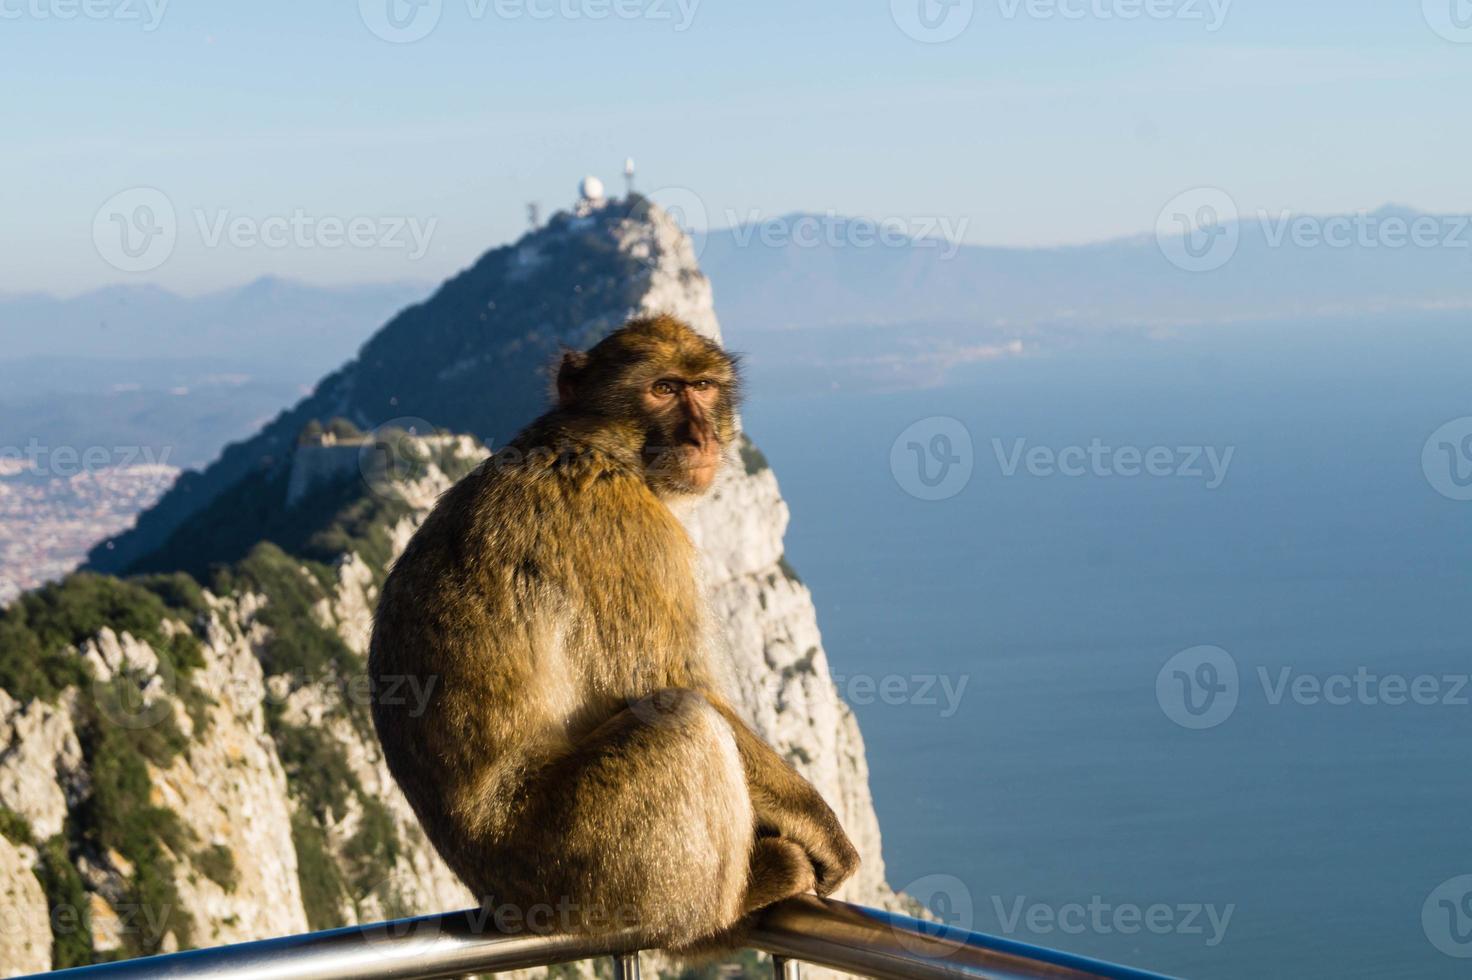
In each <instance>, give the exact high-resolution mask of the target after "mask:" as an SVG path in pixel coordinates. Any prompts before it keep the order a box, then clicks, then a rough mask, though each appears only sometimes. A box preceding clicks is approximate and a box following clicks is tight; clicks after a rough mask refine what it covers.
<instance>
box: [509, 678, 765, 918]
mask: <svg viewBox="0 0 1472 980" xmlns="http://www.w3.org/2000/svg"><path fill="white" fill-rule="evenodd" d="M529 792H530V793H532V794H537V795H540V796H541V797H542V799H543V805H541V806H537V807H535V808H534V811H533V812H531V813H529V814H528V819H527V820H526V821H524V822H523V824H522V828H521V830H520V832H519V833H518V836H522V837H523V840H522V841H520V842H514V846H516V847H518V848H523V849H525V850H526V853H528V854H529V855H531V856H534V857H535V859H536V860H537V862H538V871H537V874H536V878H537V880H538V885H537V886H536V887H535V888H534V889H533V890H534V891H537V892H540V895H533V896H528V897H529V898H530V899H531V900H532V901H537V902H565V903H567V906H568V907H569V908H571V909H572V910H573V911H572V915H573V918H574V921H573V922H572V923H571V926H572V928H575V929H579V930H580V931H585V932H594V933H596V932H599V931H602V930H605V929H606V930H609V931H612V930H615V929H619V928H624V927H628V926H633V927H634V928H636V929H637V930H639V931H640V932H641V933H642V934H643V936H644V937H646V941H647V942H648V943H649V944H650V945H659V946H685V945H689V944H691V943H694V942H698V941H699V940H701V939H705V938H707V937H710V936H713V935H715V934H717V933H720V932H723V931H724V930H726V929H727V928H729V927H730V926H731V925H732V924H733V923H734V922H736V920H737V919H738V918H739V917H740V916H741V914H742V912H743V911H744V910H745V909H744V901H743V900H744V899H745V897H746V888H747V880H748V870H749V861H750V855H751V850H752V838H753V835H754V833H755V819H754V817H753V814H752V809H751V801H750V797H749V795H748V793H747V787H746V779H745V775H744V773H743V771H742V767H741V758H740V754H739V752H738V750H737V747H736V740H735V736H734V733H733V732H732V731H731V729H730V726H729V725H727V724H726V722H725V720H724V719H723V718H722V716H721V715H720V713H719V712H717V711H716V710H715V709H714V708H713V707H712V706H711V704H710V703H709V702H708V701H707V700H706V699H705V698H704V697H703V696H701V695H700V694H698V693H696V692H693V691H688V690H668V691H661V692H657V693H656V694H654V695H651V696H650V697H648V698H645V699H643V700H642V701H640V702H638V703H636V704H634V705H632V706H630V707H629V708H628V709H626V710H624V711H621V712H620V713H619V714H617V715H615V716H614V717H613V718H612V719H610V720H609V721H607V722H605V723H604V724H602V725H600V726H599V727H598V728H597V729H596V730H594V731H593V732H592V733H590V734H589V735H588V736H587V737H585V738H584V739H582V740H581V741H579V742H578V743H577V744H576V745H574V746H573V748H572V750H571V751H570V752H569V753H567V754H566V755H565V756H563V757H561V758H559V759H557V760H556V761H555V762H553V763H552V764H551V765H550V766H549V767H548V768H547V769H546V770H545V771H544V772H543V773H542V774H541V775H540V776H539V777H538V778H537V779H536V780H535V785H534V786H532V787H529Z"/></svg>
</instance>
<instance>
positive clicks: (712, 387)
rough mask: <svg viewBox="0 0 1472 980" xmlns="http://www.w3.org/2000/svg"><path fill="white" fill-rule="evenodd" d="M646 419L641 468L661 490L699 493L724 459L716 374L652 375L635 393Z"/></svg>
mask: <svg viewBox="0 0 1472 980" xmlns="http://www.w3.org/2000/svg"><path fill="white" fill-rule="evenodd" d="M640 402H641V404H642V407H643V410H644V414H645V416H646V417H647V418H648V420H649V425H648V428H647V429H646V430H645V433H644V446H643V453H644V472H645V474H646V478H647V479H648V481H649V485H650V487H652V488H653V489H654V491H655V492H656V493H660V494H691V493H704V492H705V491H706V490H709V489H710V486H711V484H712V483H714V482H715V479H716V474H717V473H718V472H720V468H721V462H722V460H723V459H724V458H725V450H726V443H727V441H728V440H729V435H727V436H726V437H725V438H723V437H722V422H723V420H724V423H725V426H726V427H727V428H729V426H730V421H729V417H730V411H729V407H728V406H726V405H724V404H723V403H722V394H721V381H720V379H719V378H715V377H710V376H707V375H705V374H701V373H696V374H694V375H692V376H682V375H666V376H664V377H659V378H656V379H655V380H654V381H653V382H651V383H650V384H649V385H648V386H647V387H646V388H645V389H644V391H643V393H642V394H641V397H640Z"/></svg>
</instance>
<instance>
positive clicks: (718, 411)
mask: <svg viewBox="0 0 1472 980" xmlns="http://www.w3.org/2000/svg"><path fill="white" fill-rule="evenodd" d="M554 373H555V402H554V405H553V407H552V408H551V409H550V410H549V411H547V413H546V414H544V415H543V416H541V417H540V418H539V419H537V420H536V421H534V422H533V423H532V424H531V425H529V426H528V427H527V428H526V429H525V430H523V431H522V432H521V433H520V434H519V435H518V436H516V437H515V438H514V439H513V440H511V442H510V443H508V444H507V445H506V447H504V448H503V449H502V450H501V451H499V452H497V453H495V454H494V455H492V456H491V457H490V458H489V459H488V460H487V461H486V462H484V463H483V464H482V465H481V466H480V467H479V468H478V469H477V470H475V471H474V472H472V473H471V474H470V475H469V476H467V477H466V478H464V479H463V480H461V481H460V482H459V483H457V484H456V485H455V486H453V487H452V488H451V489H449V490H448V491H446V492H445V494H444V495H443V496H442V497H441V498H440V500H439V501H438V502H437V504H436V506H435V507H434V509H433V510H432V511H431V512H430V514H429V516H428V517H427V518H426V519H425V521H424V522H423V524H422V525H421V526H420V527H419V529H418V530H417V531H416V532H415V533H414V535H413V536H412V538H411V540H410V541H409V543H408V545H407V547H406V548H405V550H404V551H403V553H402V554H401V556H400V557H399V558H398V560H397V561H396V562H395V563H394V565H393V567H392V569H391V571H390V574H389V575H388V577H387V579H386V581H385V583H384V586H383V589H382V593H381V596H380V599H379V603H378V607H377V611H376V614H375V619H374V627H373V633H372V639H371V642H370V647H369V674H370V682H371V690H372V691H373V692H374V693H373V697H372V715H373V722H374V726H375V728H376V730H377V733H378V738H379V741H380V743H381V745H382V748H383V753H384V757H385V759H386V761H387V764H388V767H389V770H390V772H391V773H392V775H393V777H394V779H395V780H396V781H397V783H398V784H399V786H400V787H401V788H402V790H403V792H404V794H405V796H406V797H407V798H408V801H409V803H410V805H411V807H412V808H413V810H414V812H415V814H416V816H417V817H418V819H419V821H420V823H421V825H422V826H423V828H424V830H425V833H426V836H427V837H428V838H429V840H430V841H431V843H432V844H433V845H434V847H435V848H436V850H437V851H438V852H439V854H440V855H441V856H442V857H443V858H444V860H445V861H446V863H447V864H448V865H449V867H450V868H451V870H452V871H454V873H455V874H456V875H457V876H458V877H459V878H460V879H461V880H462V881H463V882H464V883H465V884H466V886H467V887H468V888H469V889H470V890H471V892H472V893H473V894H474V895H475V896H476V897H477V898H478V899H479V900H480V901H481V902H482V903H483V905H489V906H491V907H494V908H498V909H504V908H509V909H515V910H520V912H522V913H525V923H526V925H527V927H529V928H530V927H532V926H536V925H539V923H538V922H536V921H534V916H533V915H532V914H531V912H530V911H528V910H531V909H540V910H542V912H543V915H542V916H541V923H540V924H541V925H543V926H544V927H546V928H549V929H557V930H559V931H567V932H572V933H578V934H582V935H588V936H606V935H612V934H613V933H614V932H615V931H620V932H622V931H624V930H632V931H633V933H634V934H635V935H636V936H637V941H638V944H639V945H640V946H641V947H642V948H664V949H668V950H671V951H673V952H674V953H676V954H677V955H688V956H691V957H695V958H703V957H707V956H709V955H713V954H715V953H719V952H727V951H729V950H731V949H734V948H736V947H738V946H740V945H741V942H740V937H741V935H742V934H743V930H744V929H745V928H746V927H748V926H749V925H750V923H751V922H752V921H753V916H754V913H756V912H758V911H759V910H760V909H762V908H765V907H766V906H769V905H771V904H773V903H775V902H778V901H781V900H783V899H785V898H789V897H791V896H795V895H799V894H803V893H807V892H815V893H817V894H818V895H828V894H830V893H832V892H833V891H834V889H836V888H837V887H838V886H839V885H840V884H841V883H842V882H843V881H844V880H845V879H847V878H848V877H850V876H851V875H852V874H853V873H854V872H855V870H856V869H857V867H858V863H859V855H858V852H857V851H856V850H855V848H854V846H853V844H852V842H851V841H850V840H849V838H848V836H847V835H846V834H845V833H844V830H843V828H842V826H841V825H840V823H839V821H838V818H837V817H836V816H835V814H834V812H833V810H832V809H831V808H830V807H829V806H828V804H827V803H826V802H825V801H824V800H823V798H822V796H821V795H820V794H819V793H818V791H817V790H816V789H815V788H814V787H813V786H812V785H811V784H810V783H808V782H807V781H806V780H805V779H803V778H802V777H801V776H800V775H798V773H797V772H796V771H795V770H794V769H793V768H792V767H791V766H789V765H788V764H787V762H786V761H784V760H783V759H782V757H781V756H780V755H778V753H777V752H776V751H775V750H774V749H772V748H771V747H770V746H769V745H768V744H767V743H766V742H764V741H763V740H762V739H761V738H760V737H759V736H758V735H757V734H756V733H755V732H753V731H752V730H751V728H749V727H748V726H747V725H746V723H745V722H744V721H743V720H742V719H741V718H740V716H739V715H738V714H737V713H736V711H735V710H734V709H733V708H732V707H731V705H730V704H729V703H728V702H727V701H726V700H725V698H724V697H723V696H722V694H721V692H720V690H719V684H718V683H717V677H718V676H719V674H718V672H717V670H716V668H715V664H714V660H713V656H712V653H711V650H710V643H709V635H710V634H709V632H708V625H709V624H708V622H707V619H708V617H707V613H706V609H705V602H704V597H703V595H702V593H701V588H700V586H699V583H698V564H697V559H698V555H697V552H696V549H695V546H694V544H693V543H692V541H691V539H690V537H689V535H688V534H687V533H686V531H685V529H684V527H683V525H682V524H681V523H680V522H679V520H678V518H677V516H676V511H677V510H678V509H679V508H680V507H682V506H684V505H686V504H687V503H688V502H689V501H692V500H694V499H695V498H697V497H698V496H700V495H701V494H703V493H704V492H706V491H707V490H709V489H710V487H711V486H712V484H713V483H714V482H715V480H716V477H717V475H718V472H719V470H720V468H721V466H722V465H723V463H724V462H725V459H726V457H727V455H728V453H729V452H730V450H731V448H732V446H733V443H734V440H735V438H736V409H737V404H738V400H739V397H740V384H741V379H740V373H739V370H738V365H737V362H736V359H735V358H734V357H733V356H731V355H728V354H727V353H726V352H725V351H724V350H723V349H722V348H721V346H720V345H719V344H717V343H716V342H714V341H712V340H710V339H708V338H706V337H704V336H702V335H701V334H699V333H698V332H696V331H695V330H693V329H692V328H691V327H690V326H688V325H687V324H685V323H684V322H682V321H680V320H678V319H676V318H674V317H672V316H669V315H656V316H646V317H638V318H634V319H632V320H630V321H629V322H627V323H626V324H625V325H624V326H622V327H621V328H619V329H617V330H615V331H614V332H612V333H611V334H609V335H608V336H607V337H605V338H603V339H602V340H601V341H599V342H598V343H597V344H595V345H594V346H593V347H591V348H590V349H589V350H587V351H585V352H580V351H566V352H564V354H563V355H562V357H561V360H560V363H559V364H558V365H557V367H556V369H555V372H554ZM404 676H409V677H417V678H420V679H421V680H425V679H428V678H433V679H435V681H436V683H434V684H433V685H432V687H431V688H430V690H431V691H432V694H431V696H430V700H429V702H428V703H427V704H423V703H422V702H416V704H415V705H412V706H411V705H407V704H404V703H403V701H404V700H405V699H402V698H399V699H394V698H390V697H387V696H385V695H384V694H383V693H382V692H386V691H388V690H389V689H390V687H391V685H392V682H393V680H394V679H395V678H399V679H402V677H404ZM412 708H420V709H421V710H411V709H412ZM554 907H555V910H556V911H555V914H553V913H552V912H551V910H552V909H553V908H554ZM553 920H555V921H553Z"/></svg>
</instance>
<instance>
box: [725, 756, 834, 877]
mask: <svg viewBox="0 0 1472 980" xmlns="http://www.w3.org/2000/svg"><path fill="white" fill-rule="evenodd" d="M787 774H788V775H790V776H791V782H789V784H788V785H787V786H784V787H782V790H784V791H785V792H779V793H774V792H772V791H771V788H770V787H769V786H755V785H754V786H752V787H751V802H752V805H753V807H754V808H755V810H756V819H757V833H758V834H759V835H762V836H776V837H785V838H787V839H788V840H790V841H794V842H796V843H797V845H798V846H800V847H801V848H802V849H803V851H804V852H805V853H806V854H807V858H808V861H809V862H811V863H812V866H813V878H814V890H815V891H817V893H818V894H819V895H829V894H832V893H833V891H834V890H835V889H837V888H838V886H839V885H841V884H843V883H844V882H845V881H847V880H848V879H849V878H850V877H852V875H853V873H854V872H855V871H857V870H858V868H859V852H858V849H857V848H855V847H854V845H853V842H852V841H850V840H849V839H848V834H846V833H844V831H843V826H842V825H841V824H839V822H838V817H837V816H835V815H834V813H833V810H832V809H831V808H830V807H829V806H828V804H827V803H826V802H824V800H823V797H822V796H820V795H819V794H818V791H817V790H816V789H814V788H813V787H812V785H811V784H809V783H808V782H807V780H805V779H803V778H802V777H801V776H799V775H797V773H795V772H792V771H791V770H790V769H789V770H787ZM783 782H788V781H787V780H783ZM794 784H796V785H794Z"/></svg>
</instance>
